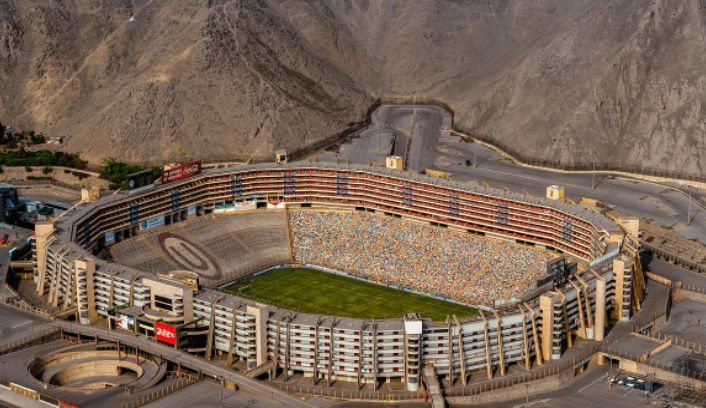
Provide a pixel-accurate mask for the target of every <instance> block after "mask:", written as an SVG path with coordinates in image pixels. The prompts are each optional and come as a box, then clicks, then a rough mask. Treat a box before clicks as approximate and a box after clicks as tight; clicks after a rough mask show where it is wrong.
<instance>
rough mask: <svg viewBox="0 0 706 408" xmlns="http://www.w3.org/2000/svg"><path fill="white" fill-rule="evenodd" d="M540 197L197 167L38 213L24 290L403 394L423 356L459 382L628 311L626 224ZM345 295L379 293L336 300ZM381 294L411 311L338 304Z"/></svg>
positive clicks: (371, 171)
mask: <svg viewBox="0 0 706 408" xmlns="http://www.w3.org/2000/svg"><path fill="white" fill-rule="evenodd" d="M548 191H551V194H548V197H547V198H538V197H533V196H528V195H523V194H519V193H514V192H510V191H501V190H495V189H491V188H488V187H482V186H479V185H477V184H476V183H458V182H454V181H451V180H446V179H443V178H438V177H430V176H425V175H420V174H416V173H411V172H403V171H399V170H395V169H389V168H382V167H368V166H358V165H338V166H332V165H330V164H329V165H324V164H317V163H296V164H284V163H280V164H273V163H270V164H257V165H256V164H253V165H237V166H225V167H220V168H213V169H207V170H204V171H203V172H202V173H201V174H198V175H195V176H192V177H189V178H184V179H181V180H178V181H175V182H172V183H168V184H163V185H153V186H149V187H148V188H143V189H138V190H133V191H130V192H129V194H128V193H121V194H115V195H112V196H107V197H101V198H99V199H96V200H93V201H86V202H82V203H81V204H79V205H77V206H75V207H74V208H72V209H71V210H69V211H68V212H67V213H66V214H65V215H64V216H62V217H61V218H59V219H58V220H57V221H54V222H46V223H43V224H38V225H37V228H36V236H35V241H34V259H35V266H36V267H35V272H34V273H35V277H34V279H35V283H36V290H37V293H38V294H39V295H40V296H43V297H44V299H46V301H47V302H48V303H50V304H51V305H52V306H53V307H54V308H59V309H62V310H66V311H67V312H70V311H72V310H74V311H75V315H76V319H77V321H79V322H80V323H81V324H93V323H95V322H97V321H99V320H101V319H107V320H108V321H109V322H110V327H111V328H115V329H119V330H127V331H131V332H134V333H142V334H145V335H147V336H149V337H153V338H154V339H155V340H156V341H159V342H163V343H166V344H170V345H173V346H174V347H175V348H178V349H181V350H184V351H187V352H190V353H194V354H199V355H204V356H205V357H206V358H208V359H210V358H212V357H213V356H214V355H216V354H218V355H221V356H227V359H228V364H230V365H232V364H234V363H236V362H237V361H241V362H245V364H246V367H247V370H248V374H249V375H252V376H258V375H262V374H265V373H269V374H270V375H277V373H283V374H284V376H285V378H286V377H287V376H290V375H294V374H303V375H305V376H308V377H313V378H314V379H315V380H316V379H325V380H326V381H327V382H328V384H330V383H331V381H336V380H338V381H352V382H357V383H358V385H360V384H361V383H373V384H375V385H377V384H378V382H379V381H383V380H384V381H403V382H404V383H405V384H406V387H407V389H409V390H412V391H414V390H417V389H418V388H419V384H420V373H421V370H422V369H423V367H428V366H430V367H433V369H434V370H435V372H436V373H437V374H439V375H446V376H448V377H449V378H450V379H453V378H460V379H461V380H462V382H463V383H464V384H465V382H466V378H467V377H468V375H469V373H471V372H473V371H477V370H484V371H487V373H488V376H491V377H492V376H493V375H496V373H497V374H499V375H505V373H506V369H507V367H508V365H510V364H521V365H523V366H527V367H528V368H529V367H531V366H533V365H541V364H543V361H546V360H552V359H558V358H561V356H562V354H563V353H564V352H565V350H566V349H567V347H571V346H572V344H573V341H574V339H575V338H576V337H582V338H590V339H595V340H602V338H603V335H604V330H605V327H606V325H607V320H608V319H607V317H608V314H610V315H611V316H612V317H613V318H615V319H620V320H628V319H629V318H630V316H631V315H632V314H633V313H634V312H635V311H636V310H638V308H639V307H640V302H641V300H642V297H643V291H644V284H643V279H642V276H641V269H640V263H639V262H636V259H637V256H638V255H637V234H638V233H637V231H638V225H637V220H635V219H626V220H614V219H611V218H608V217H606V216H604V215H602V214H599V213H597V212H593V211H590V210H589V209H588V208H587V207H584V206H582V205H577V204H572V203H566V202H564V200H562V199H561V198H562V197H561V194H555V193H558V192H560V189H559V188H555V187H552V188H550V189H549V190H548ZM284 268H292V269H284ZM296 268H306V269H303V270H301V269H296ZM292 271H294V272H296V273H300V275H289V274H291V273H292ZM275 274H280V275H275ZM306 274H308V275H306ZM305 275H306V276H305ZM288 276H294V278H290V279H289V280H287V279H286V278H287V277H288ZM274 277H277V279H275V278H274ZM233 285H235V286H233ZM365 285H367V286H365ZM353 287H355V288H357V289H356V290H357V291H359V292H361V293H366V292H369V293H373V292H372V291H373V290H379V291H384V292H380V293H381V294H380V295H369V296H368V297H367V298H366V297H362V298H355V297H354V298H353V300H351V301H350V302H348V303H346V302H344V300H343V299H341V298H339V297H338V296H342V295H340V293H339V292H337V290H339V289H340V290H343V291H345V290H348V291H349V292H348V293H350V291H351V290H352V289H351V288H353ZM341 293H342V292H341ZM375 293H377V292H375ZM346 296H348V295H346ZM388 296H391V297H392V296H399V299H400V300H399V302H400V305H404V307H405V308H406V307H407V304H411V305H413V306H414V309H413V310H405V309H401V310H402V311H397V312H394V311H390V312H389V314H388V315H387V316H385V315H380V312H379V310H380V309H385V310H388V308H387V307H386V306H384V305H382V306H379V307H377V308H376V307H371V308H368V309H365V310H364V311H363V310H362V309H360V308H358V307H352V306H350V305H360V303H363V302H365V303H367V299H373V298H376V297H377V298H386V297H388ZM361 299H362V300H361ZM420 299H423V300H424V301H422V300H420ZM285 301H286V302H290V303H286V304H285V303H283V302H285ZM404 302H411V303H404ZM373 303H374V302H373ZM334 307H338V309H335V308H334ZM425 308H428V309H425ZM426 310H428V311H429V313H425V312H426ZM432 311H433V313H432ZM444 313H446V314H445V315H444ZM430 316H433V317H434V318H430Z"/></svg>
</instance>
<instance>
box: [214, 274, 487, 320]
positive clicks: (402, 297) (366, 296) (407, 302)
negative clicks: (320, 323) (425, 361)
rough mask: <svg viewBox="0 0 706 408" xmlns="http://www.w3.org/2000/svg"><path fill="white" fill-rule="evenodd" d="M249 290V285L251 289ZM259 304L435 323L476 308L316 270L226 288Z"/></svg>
mask: <svg viewBox="0 0 706 408" xmlns="http://www.w3.org/2000/svg"><path fill="white" fill-rule="evenodd" d="M251 285H252V288H249V287H248V286H251ZM240 288H246V289H244V290H243V291H242V294H243V295H246V296H248V297H253V298H256V299H258V300H260V301H262V302H265V303H269V304H273V305H276V306H280V307H283V308H285V309H291V310H299V311H301V312H304V313H312V314H324V315H337V316H348V317H359V318H366V319H370V318H373V319H384V318H395V317H402V315H404V314H405V313H408V312H409V311H410V310H411V311H412V312H417V313H419V314H420V315H421V316H422V317H430V318H432V319H433V320H434V321H443V320H444V319H446V316H447V315H448V316H451V315H454V314H455V315H456V316H458V317H459V318H461V317H468V316H475V315H477V314H478V311H477V310H476V309H472V308H469V307H464V306H461V305H457V304H454V303H449V302H444V301H443V300H437V299H433V298H429V297H426V296H422V295H416V294H413V293H409V292H404V291H401V290H396V289H392V288H388V287H384V286H380V285H375V284H372V283H367V282H363V281H359V280H357V279H350V278H345V277H342V276H338V275H334V274H331V273H327V272H322V271H318V270H315V269H305V268H296V269H295V268H287V269H277V270H274V271H272V272H269V273H266V274H264V275H261V276H258V277H257V278H255V279H251V280H249V281H246V282H242V283H237V284H235V285H233V286H229V287H228V288H226V289H225V291H226V292H229V293H232V294H235V295H238V294H239V291H238V290H239V289H240Z"/></svg>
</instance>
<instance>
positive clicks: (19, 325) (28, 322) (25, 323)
mask: <svg viewBox="0 0 706 408" xmlns="http://www.w3.org/2000/svg"><path fill="white" fill-rule="evenodd" d="M30 323H32V322H31V321H27V322H24V323H20V324H18V325H17V326H13V327H12V328H13V329H16V328H18V327H22V326H26V325H28V324H30Z"/></svg>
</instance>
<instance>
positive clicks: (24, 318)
mask: <svg viewBox="0 0 706 408" xmlns="http://www.w3.org/2000/svg"><path fill="white" fill-rule="evenodd" d="M47 322H48V320H47V319H45V318H43V317H39V316H37V315H34V314H31V313H27V312H23V311H21V310H18V309H15V308H14V307H12V306H7V305H0V346H4V345H6V344H10V343H12V342H13V341H17V340H22V339H24V338H27V337H29V336H33V335H35V334H37V333H39V332H41V331H42V330H47V329H48V327H47V326H46V323H47Z"/></svg>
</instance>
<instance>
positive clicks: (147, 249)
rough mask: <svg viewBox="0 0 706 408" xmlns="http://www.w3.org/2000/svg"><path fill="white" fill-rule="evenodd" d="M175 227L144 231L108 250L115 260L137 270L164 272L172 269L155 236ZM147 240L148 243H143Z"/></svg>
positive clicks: (173, 229)
mask: <svg viewBox="0 0 706 408" xmlns="http://www.w3.org/2000/svg"><path fill="white" fill-rule="evenodd" d="M176 230H177V227H175V226H171V227H167V228H162V229H160V230H158V231H156V232H149V233H145V234H144V235H138V236H137V237H135V238H133V239H130V240H128V241H125V242H122V243H120V244H117V245H114V246H113V247H111V249H110V252H111V253H112V255H113V259H115V260H116V261H117V262H119V263H121V264H123V265H127V266H130V267H133V268H136V269H139V270H143V271H146V272H152V273H166V272H169V271H171V270H174V266H172V265H171V264H170V263H169V262H167V260H166V255H165V254H164V253H163V252H162V250H161V249H160V245H159V240H158V238H157V236H158V235H159V234H160V233H162V232H171V233H174V232H176ZM145 241H148V242H149V245H148V244H146V243H145ZM153 248H154V249H156V250H157V252H155V250H153Z"/></svg>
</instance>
